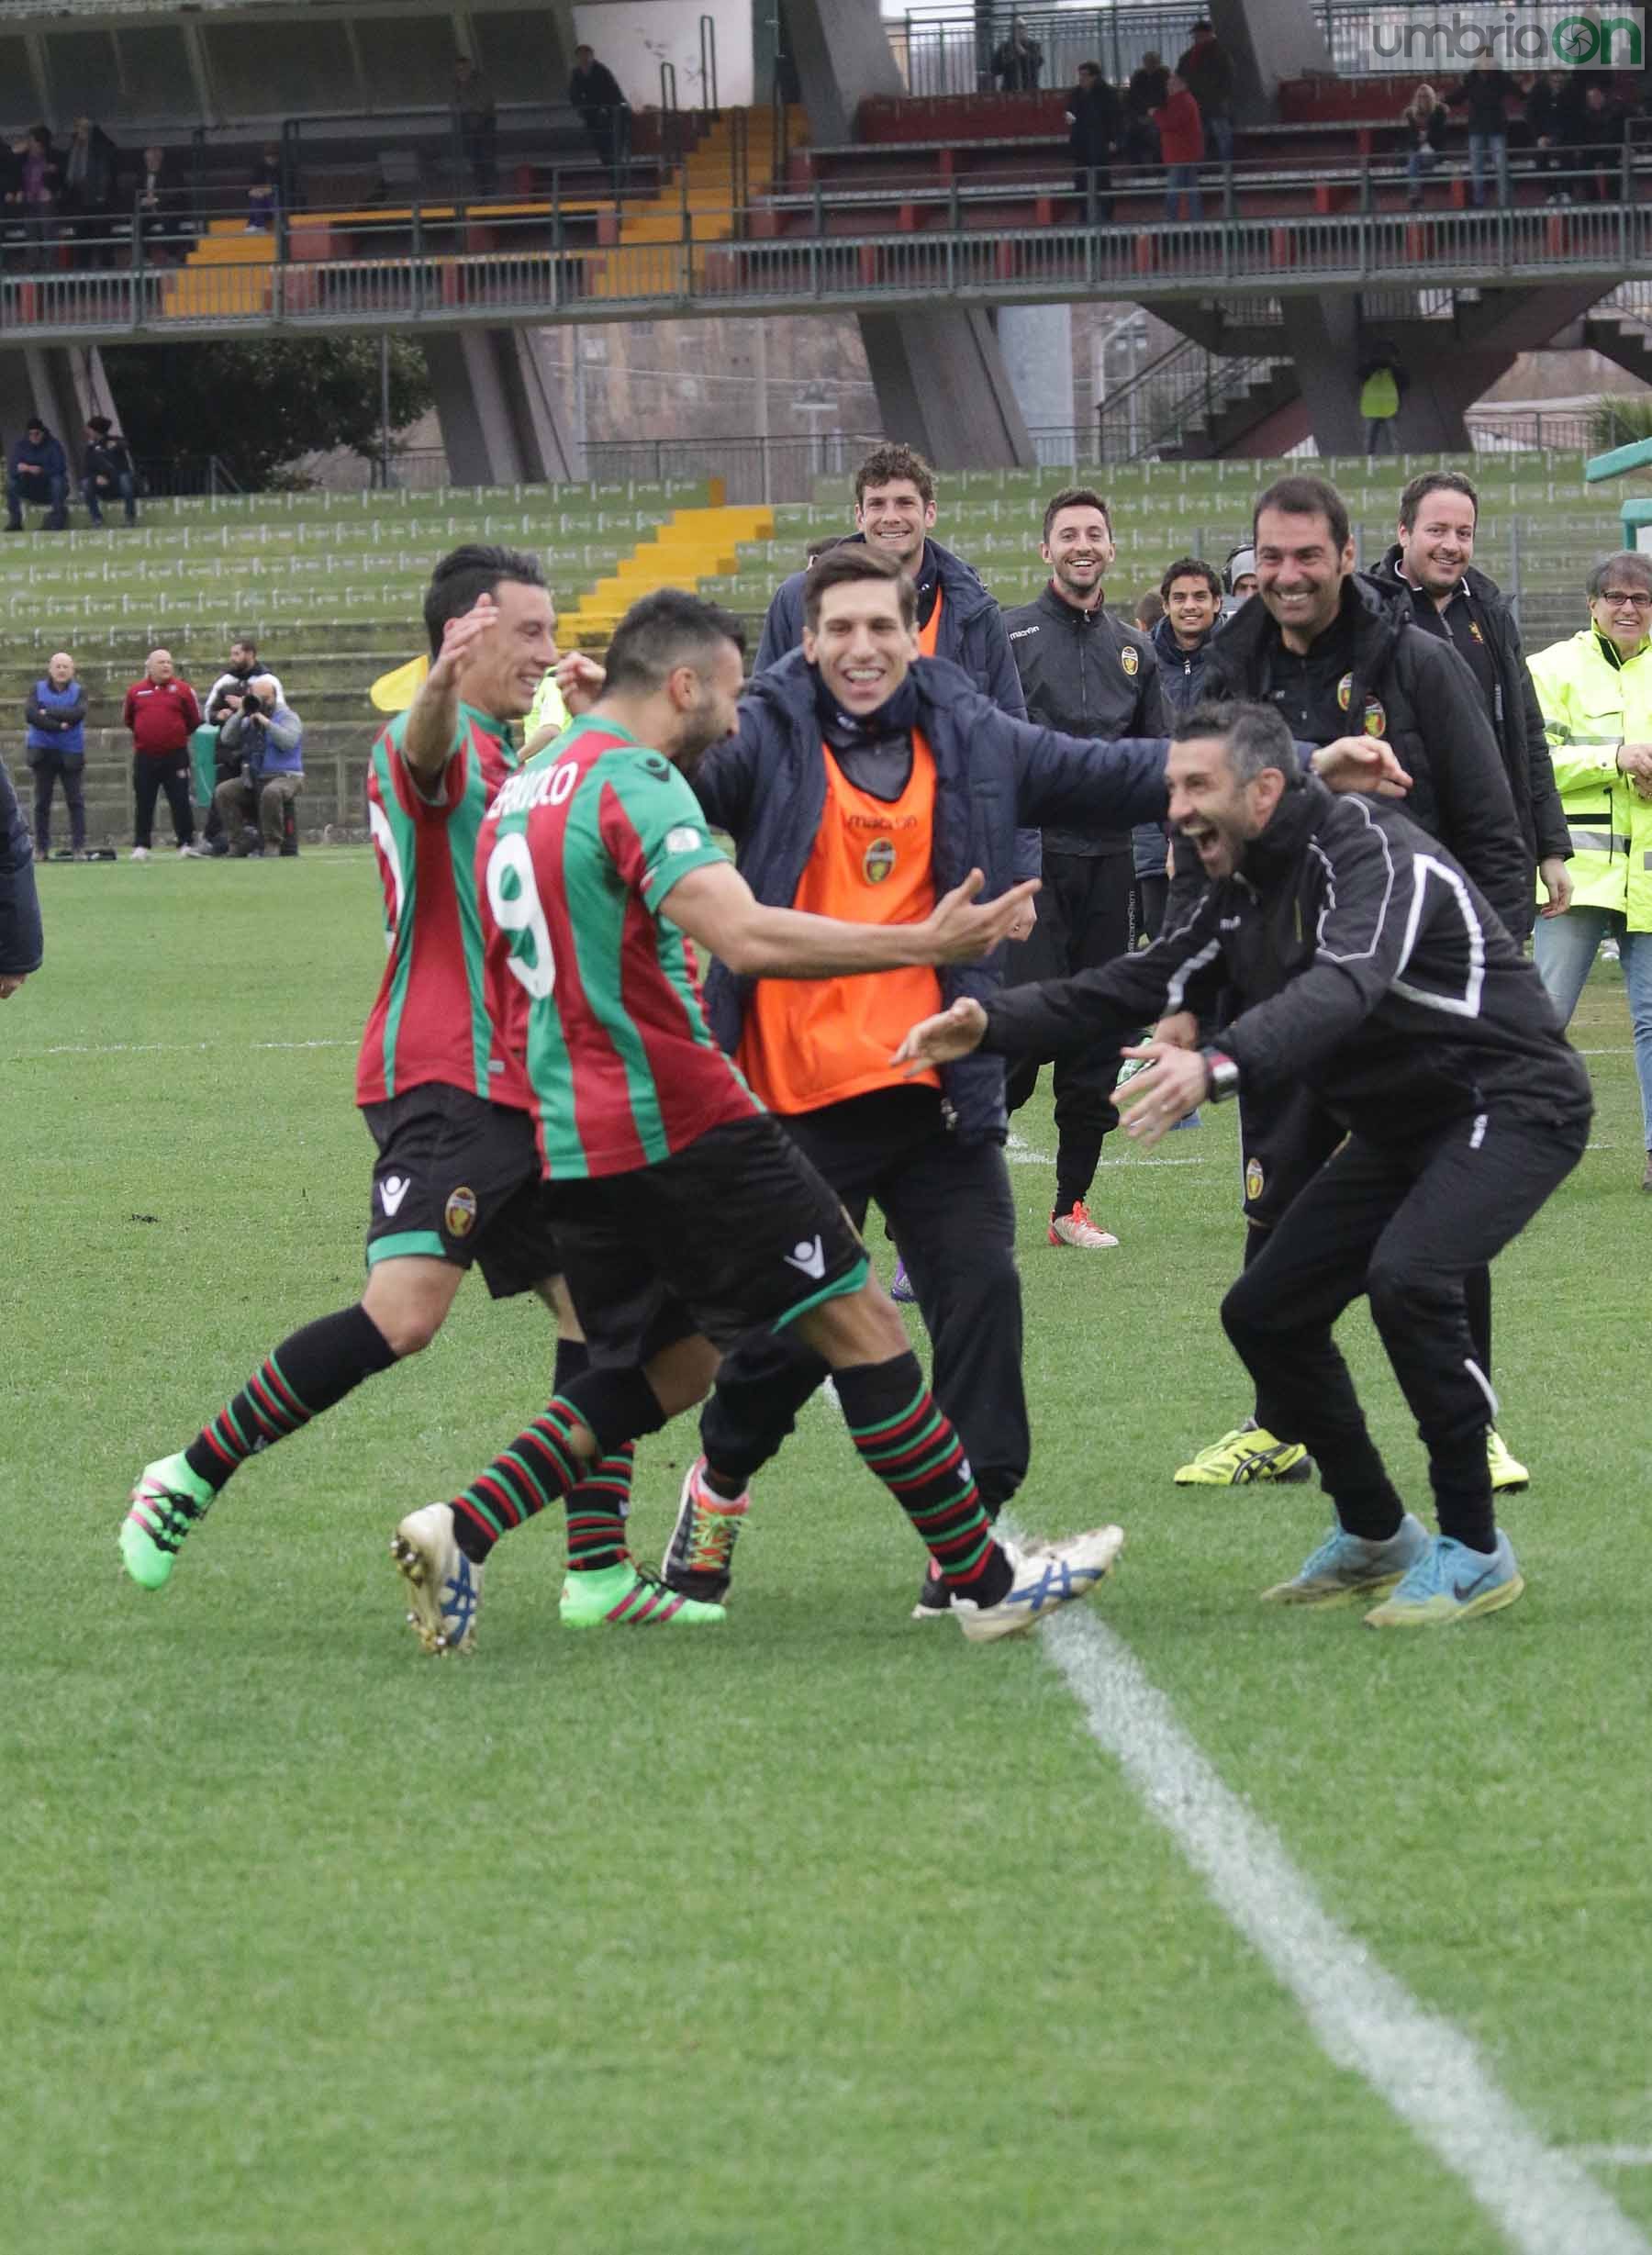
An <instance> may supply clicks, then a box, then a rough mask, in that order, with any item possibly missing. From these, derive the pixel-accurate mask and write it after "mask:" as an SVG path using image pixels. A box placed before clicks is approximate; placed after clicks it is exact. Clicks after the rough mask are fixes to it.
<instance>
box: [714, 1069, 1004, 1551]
mask: <svg viewBox="0 0 1652 2255" xmlns="http://www.w3.org/2000/svg"><path fill="white" fill-rule="evenodd" d="M780 1124H781V1126H782V1127H784V1128H785V1129H786V1130H787V1133H788V1134H789V1135H790V1136H791V1137H792V1139H793V1141H794V1142H795V1143H796V1144H798V1146H799V1148H800V1149H801V1150H802V1151H803V1152H804V1153H805V1154H806V1155H807V1156H808V1157H809V1160H810V1161H811V1162H812V1163H813V1165H814V1166H815V1167H817V1168H818V1169H819V1171H820V1173H821V1174H822V1175H823V1176H824V1177H825V1178H826V1180H827V1181H828V1182H829V1183H830V1184H831V1185H832V1189H834V1190H835V1191H836V1192H837V1194H838V1196H839V1197H840V1198H841V1199H842V1200H843V1205H844V1207H845V1209H846V1210H847V1211H848V1214H849V1218H850V1219H851V1221H852V1222H854V1225H855V1227H856V1229H860V1228H861V1227H862V1226H863V1225H864V1223H865V1218H866V1208H867V1206H868V1205H869V1204H876V1206H877V1207H879V1208H880V1209H881V1211H882V1212H883V1215H884V1219H885V1220H886V1221H887V1223H888V1225H889V1234H890V1235H891V1236H892V1237H893V1238H894V1240H895V1243H896V1245H897V1246H898V1247H899V1252H900V1257H901V1259H902V1260H903V1261H904V1262H905V1263H906V1271H907V1275H908V1277H909V1278H910V1279H911V1284H912V1289H913V1290H914V1291H915V1292H916V1293H917V1295H918V1306H919V1309H920V1311H921V1313H922V1316H923V1320H924V1323H926V1324H927V1326H928V1328H929V1334H930V1340H931V1345H932V1349H933V1356H934V1370H933V1378H932V1388H933V1392H934V1396H935V1399H936V1401H938V1402H939V1403H940V1405H941V1407H942V1408H943V1410H944V1411H945V1412H946V1414H947V1416H948V1417H950V1418H951V1420H952V1422H953V1423H954V1425H955V1426H956V1427H957V1429H958V1432H959V1433H960V1434H961V1435H962V1436H963V1441H964V1446H965V1449H966V1452H967V1454H968V1457H969V1461H970V1465H971V1467H972V1468H973V1469H974V1472H975V1476H976V1483H977V1487H978V1488H979V1490H980V1492H981V1500H982V1501H983V1502H984V1503H985V1504H986V1505H987V1507H988V1511H990V1512H992V1513H995V1514H996V1513H997V1512H998V1510H999V1507H1000V1506H1001V1505H1002V1504H1004V1503H1006V1502H1008V1501H1009V1499H1010V1497H1011V1496H1012V1495H1013V1494H1014V1493H1015V1491H1016V1490H1017V1489H1018V1488H1019V1487H1020V1486H1021V1481H1022V1479H1024V1478H1025V1477H1026V1470H1027V1463H1028V1459H1029V1457H1030V1456H1031V1455H1032V1434H1031V1433H1030V1431H1029V1429H1028V1424H1027V1401H1026V1394H1025V1391H1024V1390H1023V1387H1022V1384H1021V1279H1020V1277H1019V1276H1018V1274H1017V1272H1016V1267H1015V1207H1014V1202H1013V1200H1012V1199H1011V1196H1010V1174H1009V1169H1008V1168H1007V1167H1006V1166H1005V1164H1004V1155H1003V1153H1002V1152H1001V1151H1000V1150H999V1146H998V1145H997V1144H994V1143H977V1144H960V1143H959V1142H958V1139H957V1137H956V1136H955V1135H954V1134H952V1133H948V1131H947V1129H946V1127H945V1125H944V1123H943V1119H942V1113H941V1100H940V1098H939V1096H938V1095H937V1094H936V1092H935V1091H934V1090H933V1089H932V1088H875V1089H873V1090H871V1091H869V1092H868V1093H867V1094H866V1095H865V1096H857V1097H851V1098H849V1099H848V1100H847V1101H845V1102H843V1103H841V1104H828V1105H825V1106H823V1107H822V1108H821V1109H820V1111H807V1112H793V1113H790V1114H787V1115H785V1116H783V1117H782V1118H781V1121H780ZM826 1375H827V1366H826V1364H825V1363H824V1362H822V1361H821V1359H820V1356H818V1355H816V1354H813V1353H811V1352H810V1350H809V1348H808V1347H806V1346H804V1345H802V1344H801V1343H800V1342H799V1341H798V1339H796V1338H795V1337H794V1336H793V1335H792V1334H791V1333H790V1332H789V1331H759V1332H753V1333H751V1334H748V1335H747V1337H745V1338H743V1339H742V1341H741V1342H740V1345H738V1346H737V1347H736V1348H735V1349H734V1352H733V1353H732V1354H731V1355H727V1356H724V1358H723V1363H722V1368H720V1370H719V1372H718V1374H717V1385H716V1388H715V1390H714V1391H713V1392H712V1395H711V1398H710V1400H709V1401H708V1402H707V1404H706V1407H705V1409H704V1411H703V1412H702V1413H701V1417H700V1445H701V1446H702V1447H703V1448H704V1450H705V1452H706V1461H707V1463H708V1464H709V1466H710V1467H711V1468H712V1469H713V1470H714V1471H716V1472H720V1473H722V1474H724V1475H726V1476H727V1477H728V1478H729V1479H738V1480H739V1481H741V1483H742V1485H743V1484H744V1482H745V1481H746V1480H748V1479H750V1478H751V1477H752V1475H753V1473H755V1472H756V1471H757V1470H758V1469H759V1468H761V1467H762V1466H763V1465H765V1464H766V1463H767V1462H768V1460H769V1458H770V1457H773V1456H774V1455H775V1453H776V1450H777V1449H778V1448H779V1447H780V1446H781V1444H782V1442H784V1441H785V1439H786V1437H787V1434H789V1433H790V1432H791V1431H792V1429H793V1426H794V1425H795V1423H796V1422H797V1415H798V1411H799V1410H800V1409H801V1408H802V1407H803V1404H804V1403H805V1402H806V1401H808V1400H809V1396H810V1394H812V1393H813V1392H814V1390H815V1389H816V1387H818V1386H819V1385H820V1380H821V1379H823V1378H825V1376H826Z"/></svg>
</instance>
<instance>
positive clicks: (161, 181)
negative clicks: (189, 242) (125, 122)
mask: <svg viewBox="0 0 1652 2255" xmlns="http://www.w3.org/2000/svg"><path fill="white" fill-rule="evenodd" d="M138 231H139V234H140V237H141V238H142V241H143V247H144V249H145V251H157V252H159V253H160V254H161V255H162V257H164V256H165V255H166V252H167V251H168V249H169V248H170V246H171V245H172V244H173V243H175V242H176V241H177V240H178V237H179V233H180V228H179V221H178V215H177V206H176V202H175V199H174V197H173V184H172V176H171V174H170V173H169V172H168V170H167V162H166V151H165V150H164V149H156V148H149V149H146V150H145V151H144V152H143V169H142V170H141V172H140V173H139V175H138Z"/></svg>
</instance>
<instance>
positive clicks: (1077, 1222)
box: [1004, 486, 1169, 1253]
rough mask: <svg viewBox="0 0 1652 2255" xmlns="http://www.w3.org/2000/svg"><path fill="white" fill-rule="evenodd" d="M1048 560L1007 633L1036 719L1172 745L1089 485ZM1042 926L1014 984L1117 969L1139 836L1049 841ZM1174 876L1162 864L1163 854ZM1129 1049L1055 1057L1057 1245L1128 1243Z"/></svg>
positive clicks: (1091, 828)
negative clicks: (1124, 1213)
mask: <svg viewBox="0 0 1652 2255" xmlns="http://www.w3.org/2000/svg"><path fill="white" fill-rule="evenodd" d="M1038 553H1039V555H1040V557H1041V558H1042V559H1043V561H1044V564H1045V565H1046V566H1047V567H1048V570H1049V574H1050V579H1049V585H1048V586H1046V587H1045V588H1044V593H1043V594H1042V595H1041V596H1039V597H1038V598H1037V600H1036V601H1035V602H1032V603H1027V604H1023V605H1022V606H1021V608H1019V609H1016V610H1011V611H1007V612H1006V613H1005V616H1004V629H1005V631H1006V632H1007V633H1008V635H1009V637H1010V649H1011V651H1012V652H1013V653H1014V654H1015V664H1016V667H1017V670H1018V671H1019V672H1020V675H1021V687H1022V689H1023V691H1024V692H1025V695H1026V699H1027V712H1028V716H1029V718H1030V719H1032V720H1040V721H1042V722H1043V723H1044V726H1045V727H1046V728H1054V729H1059V730H1060V731H1062V732H1063V734H1065V735H1068V736H1090V737H1100V738H1106V737H1111V736H1162V735H1164V734H1165V733H1166V730H1167V728H1168V725H1169V723H1168V720H1167V718H1166V705H1165V698H1164V691H1163V688H1162V687H1161V684H1160V677H1159V668H1158V663H1157V661H1156V659H1155V656H1154V646H1153V644H1152V642H1150V641H1149V640H1148V638H1147V636H1146V635H1145V634H1143V633H1141V632H1140V631H1138V630H1137V629H1136V628H1134V627H1130V626H1125V625H1123V624H1122V623H1121V621H1120V620H1117V619H1115V618H1113V617H1112V615H1111V613H1110V612H1109V611H1108V609H1107V608H1106V606H1105V586H1104V582H1105V580H1106V577H1107V574H1108V572H1109V570H1110V568H1111V564H1112V561H1113V556H1114V554H1115V553H1116V552H1115V550H1114V546H1113V537H1112V519H1111V517H1110V516H1109V514H1108V508H1107V503H1106V502H1105V501H1104V500H1103V499H1102V497H1101V496H1100V495H1099V493H1096V492H1094V491H1092V489H1091V488H1090V487H1088V486H1067V487H1066V488H1064V489H1063V490H1062V491H1061V492H1060V493H1057V494H1054V495H1052V496H1051V497H1050V500H1049V502H1048V504H1047V505H1046V507H1045V509H1044V527H1043V534H1042V538H1041V541H1040V543H1039V551H1038ZM1043 843H1044V857H1043V858H1044V890H1043V892H1042V894H1041V895H1040V897H1039V909H1038V924H1037V927H1036V929H1035V930H1034V931H1033V932H1032V935H1031V936H1030V937H1029V938H1028V939H1026V940H1025V941H1023V942H1022V943H1021V946H1020V947H1019V948H1018V949H1017V950H1015V951H1014V953H1013V954H1011V957H1010V968H1009V972H1008V977H1010V979H1012V980H1015V981H1018V982H1019V981H1021V980H1023V979H1034V978H1064V977H1068V976H1070V974H1071V973H1073V972H1075V971H1084V970H1088V969H1090V968H1091V967H1092V966H1095V965H1097V964H1101V963H1111V960H1112V958H1113V957H1114V956H1115V955H1122V954H1125V953H1126V952H1127V951H1128V950H1129V949H1130V948H1131V947H1132V946H1133V944H1134V943H1135V937H1136V933H1135V925H1134V913H1133V910H1134V893H1135V860H1134V854H1133V841H1132V836H1131V832H1130V830H1129V829H1126V828H1123V827H1113V828H1111V829H1103V828H1100V827H1099V826H1098V825H1096V824H1095V823H1093V822H1066V823H1063V824H1061V825H1059V826H1058V827H1055V828H1051V829H1046V830H1045V831H1044V841H1043ZM1160 858H1161V865H1162V858H1163V857H1162V854H1161V857H1160ZM1054 1077H1055V1201H1054V1203H1053V1205H1052V1206H1051V1209H1050V1221H1049V1242H1050V1243H1051V1245H1073V1246H1077V1247H1078V1248H1079V1249H1080V1250H1081V1251H1084V1252H1089V1253H1094V1252H1101V1251H1104V1250H1105V1249H1107V1248H1108V1247H1110V1246H1112V1245H1117V1244H1118V1242H1119V1241H1118V1239H1117V1237H1115V1236H1114V1235H1113V1234H1112V1232H1111V1230H1106V1229H1102V1228H1099V1226H1098V1225H1097V1223H1096V1222H1093V1221H1092V1220H1091V1218H1090V1213H1089V1208H1088V1204H1087V1202H1086V1201H1087V1200H1088V1196H1089V1190H1090V1185H1091V1183H1092V1182H1093V1181H1094V1180H1095V1178H1096V1169H1097V1167H1099V1164H1100V1160H1101V1146H1102V1142H1103V1139H1104V1138H1105V1137H1106V1135H1107V1133H1108V1132H1109V1130H1110V1129H1112V1128H1115V1127H1117V1126H1118V1124H1119V1115H1118V1112H1117V1111H1116V1110H1115V1109H1114V1106H1113V1100H1112V1089H1113V1083H1114V1082H1115V1081H1116V1080H1117V1079H1118V1077H1119V1055H1118V1050H1117V1048H1116V1046H1110V1045H1109V1044H1107V1043H1105V1042H1103V1043H1099V1044H1097V1043H1088V1044H1086V1045H1085V1047H1084V1048H1083V1049H1081V1050H1075V1051H1073V1052H1072V1053H1071V1054H1070V1055H1064V1056H1059V1057H1057V1058H1056V1060H1055V1075H1054ZM1037 1085H1038V1067H1037V1066H1036V1065H1035V1064H1028V1063H1022V1064H1019V1065H1018V1066H1016V1067H1015V1068H1014V1069H1013V1070H1012V1071H1011V1072H1010V1076H1009V1080H1008V1084H1007V1087H1008V1095H1009V1103H1010V1111H1016V1110H1017V1109H1018V1108H1019V1107H1020V1106H1021V1105H1022V1104H1024V1103H1025V1102H1026V1101H1027V1100H1028V1098H1029V1097H1030V1096H1031V1095H1032V1091H1033V1089H1034V1088H1036V1087H1037Z"/></svg>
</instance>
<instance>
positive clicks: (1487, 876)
mask: <svg viewBox="0 0 1652 2255" xmlns="http://www.w3.org/2000/svg"><path fill="white" fill-rule="evenodd" d="M1410 610H1411V598H1410V597H1409V596H1407V597H1406V599H1405V602H1404V603H1403V605H1402V604H1401V603H1399V602H1398V601H1390V600H1388V599H1387V598H1386V597H1384V596H1383V594H1382V593H1381V591H1380V590H1379V588H1378V587H1377V586H1375V585H1374V584H1373V583H1372V582H1371V581H1370V580H1368V579H1366V578H1364V577H1362V576H1361V575H1359V574H1357V573H1356V574H1353V575H1350V576H1349V578H1348V579H1346V580H1345V582H1344V584H1343V609H1342V621H1341V623H1342V626H1343V629H1344V631H1345V634H1346V637H1347V655H1348V660H1349V663H1348V666H1347V669H1346V671H1345V672H1344V674H1343V675H1342V676H1341V678H1340V680H1338V681H1337V682H1336V683H1335V684H1334V695H1327V697H1326V699H1325V701H1324V705H1323V709H1322V710H1321V711H1319V712H1318V713H1317V714H1315V715H1312V716H1310V722H1309V725H1308V726H1307V728H1306V729H1304V730H1300V731H1299V730H1298V729H1297V726H1296V722H1295V720H1294V718H1293V719H1292V728H1293V732H1297V733H1300V734H1302V735H1305V736H1306V737H1307V738H1308V739H1309V740H1310V741H1311V742H1314V743H1316V744H1324V743H1331V742H1334V741H1335V739H1336V738H1337V737H1338V736H1345V735H1357V734H1358V733H1359V731H1360V729H1361V727H1362V726H1363V727H1365V728H1367V730H1368V731H1370V733H1371V734H1373V735H1377V736H1382V737H1385V738H1386V739H1387V741H1388V742H1390V744H1391V745H1392V746H1393V748H1394V753H1395V755H1396V756H1397V758H1398V759H1399V761H1400V765H1401V766H1402V767H1403V768H1404V769H1405V770H1406V772H1407V774H1408V775H1409V776H1411V778H1412V787H1411V791H1410V793H1409V795H1408V796H1407V798H1406V801H1405V810H1406V812H1407V814H1408V815H1409V816H1410V817H1411V819H1412V821H1413V822H1416V823H1417V824H1419V825H1420V827H1421V828H1422V829H1423V830H1425V831H1427V832H1429V834H1430V836H1431V837H1434V838H1437V839H1438V840H1439V842H1440V843H1441V844H1442V845H1443V846H1445V848H1446V851H1447V853H1449V854H1454V855H1455V856H1456V857H1457V861H1458V862H1459V863H1461V865H1462V866H1463V868H1464V869H1465V870H1466V871H1467V872H1468V876H1470V877H1471V878H1472V879H1473V881H1474V883H1475V884H1476V885H1477V886H1478V887H1479V890H1480V891H1481V892H1482V893H1483V894H1484V895H1485V897H1486V899H1488V900H1489V901H1490V903H1491V906H1492V907H1493V908H1494V909H1495V910H1497V913H1498V915H1499V916H1500V917H1501V919H1502V921H1503V923H1504V924H1505V926H1506V927H1507V928H1508V930H1509V931H1510V932H1514V933H1515V934H1516V935H1517V936H1519V937H1521V938H1524V935H1525V934H1526V933H1527V932H1529V931H1530V930H1531V928H1532V916H1533V908H1534V899H1535V873H1534V870H1533V865H1532V857H1531V855H1530V854H1529V853H1528V852H1527V849H1526V843H1525V840H1524V837H1523V836H1522V835H1521V831H1520V824H1519V821H1517V819H1516V817H1515V811H1514V800H1513V797H1512V793H1511V791H1510V789H1509V778H1508V776H1507V775H1506V774H1505V773H1504V770H1503V760H1502V754H1501V751H1500V749H1499V748H1498V742H1497V739H1496V737H1495V736H1494V735H1493V734H1492V732H1491V723H1490V720H1488V719H1487V718H1486V709H1485V707H1484V705H1483V704H1482V703H1481V701H1480V693H1479V684H1478V683H1477V682H1476V680H1475V678H1474V675H1472V674H1471V673H1470V672H1469V670H1468V666H1467V665H1465V664H1464V663H1463V661H1462V659H1461V658H1460V657H1458V655H1457V652H1456V651H1455V650H1453V649H1452V648H1451V647H1450V646H1449V644H1448V643H1446V642H1442V641H1440V640H1439V638H1438V637H1437V636H1435V635H1433V634H1430V633H1428V632H1427V631H1425V630H1424V629H1423V628H1422V627H1420V626H1418V625H1417V623H1416V622H1415V620H1413V619H1412V617H1411V616H1410ZM1322 641H1323V637H1322ZM1317 647H1318V645H1317V644H1316V648H1317ZM1285 671H1286V664H1285V661H1284V657H1283V644H1282V642H1281V641H1280V637H1279V630H1278V627H1277V626H1276V625H1275V623H1274V621H1273V620H1272V619H1271V618H1270V617H1269V615H1268V612H1267V607H1266V606H1265V605H1264V603H1263V602H1262V600H1261V598H1260V597H1253V598H1252V600H1251V601H1250V602H1248V603H1246V604H1245V608H1243V609H1242V610H1239V611H1235V612H1234V614H1233V618H1231V619H1230V620H1228V622H1227V624H1226V626H1224V627H1223V628H1222V631H1221V633H1220V634H1218V635H1217V636H1216V637H1215V638H1214V640H1213V641H1212V642H1211V654H1210V657H1209V659H1208V660H1207V662H1206V664H1205V673H1204V680H1203V683H1202V685H1201V687H1200V695H1201V697H1206V698H1221V697H1239V698H1256V699H1257V700H1259V701H1260V702H1262V703H1265V704H1267V703H1271V702H1274V701H1276V698H1275V692H1276V690H1277V689H1278V685H1279V681H1280V679H1281V678H1282V676H1283V675H1284V673H1285ZM1181 882H1182V880H1181V878H1180V876H1179V875H1178V878H1177V885H1178V897H1179V891H1180V887H1181Z"/></svg>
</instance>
